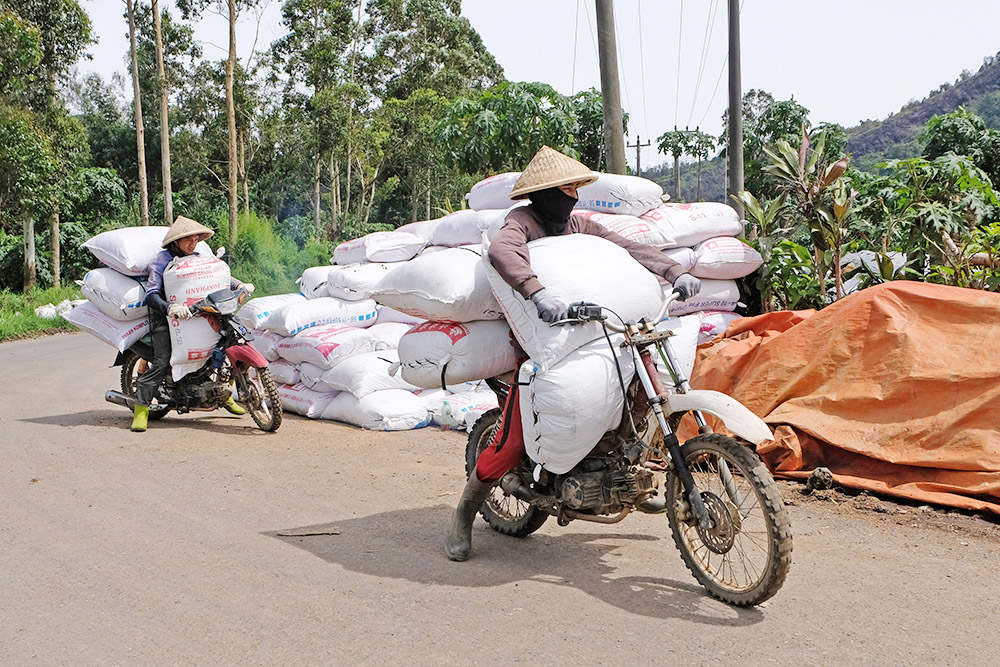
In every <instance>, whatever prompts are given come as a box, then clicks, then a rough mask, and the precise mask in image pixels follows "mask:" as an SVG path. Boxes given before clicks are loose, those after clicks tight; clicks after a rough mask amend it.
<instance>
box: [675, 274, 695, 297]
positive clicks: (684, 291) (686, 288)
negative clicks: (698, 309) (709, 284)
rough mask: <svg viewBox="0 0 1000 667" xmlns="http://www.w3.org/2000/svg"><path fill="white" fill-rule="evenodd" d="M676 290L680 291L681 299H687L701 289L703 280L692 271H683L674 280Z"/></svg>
mask: <svg viewBox="0 0 1000 667" xmlns="http://www.w3.org/2000/svg"><path fill="white" fill-rule="evenodd" d="M674 290H676V291H677V292H678V293H679V295H680V296H679V298H680V300H681V301H687V300H688V299H690V298H691V297H693V296H694V295H695V294H697V293H698V292H700V291H701V281H700V280H698V279H697V278H695V277H694V276H692V275H691V274H690V273H682V274H681V275H679V276H677V280H675V281H674Z"/></svg>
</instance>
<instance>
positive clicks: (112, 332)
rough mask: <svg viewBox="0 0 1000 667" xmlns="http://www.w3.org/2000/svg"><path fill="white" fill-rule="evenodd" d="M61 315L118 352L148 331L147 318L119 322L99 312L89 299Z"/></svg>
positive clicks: (125, 348)
mask: <svg viewBox="0 0 1000 667" xmlns="http://www.w3.org/2000/svg"><path fill="white" fill-rule="evenodd" d="M63 317H64V318H66V321H67V322H69V323H71V324H74V325H76V326H77V327H78V328H80V329H82V330H83V331H86V332H87V333H89V334H91V335H93V336H97V337H98V338H100V339H101V340H103V341H104V342H105V343H107V344H108V345H111V346H112V347H114V348H116V349H117V350H118V351H119V352H124V351H125V350H127V349H128V348H129V347H131V345H132V343H134V342H135V341H137V340H139V339H140V338H142V337H143V336H145V335H146V334H147V333H149V318H146V317H140V318H139V319H136V320H132V321H131V322H121V321H119V320H116V319H114V318H113V317H109V316H108V314H107V313H103V312H101V311H100V310H98V309H97V306H95V305H94V304H92V303H90V302H89V301H87V302H85V303H81V304H80V305H79V306H76V307H75V308H73V310H71V311H69V312H68V313H66V314H65V315H63Z"/></svg>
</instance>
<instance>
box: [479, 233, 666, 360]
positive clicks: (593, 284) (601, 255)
mask: <svg viewBox="0 0 1000 667" xmlns="http://www.w3.org/2000/svg"><path fill="white" fill-rule="evenodd" d="M528 248H529V249H530V251H531V268H532V269H533V270H534V272H535V274H536V275H537V276H538V280H539V281H540V282H541V283H542V285H544V286H545V289H546V290H548V291H547V292H546V293H547V294H551V295H552V296H553V297H556V298H558V299H560V300H562V302H563V303H565V304H566V305H569V304H570V303H573V302H574V301H589V302H592V303H596V304H598V305H600V306H603V307H605V308H610V309H611V310H613V311H614V312H616V313H617V314H618V315H619V316H620V317H621V318H622V319H624V320H625V321H626V322H628V321H633V322H634V321H638V320H639V319H640V318H642V317H646V318H651V317H655V316H656V314H657V313H658V312H659V310H660V306H661V305H663V292H662V291H661V288H660V283H659V281H658V280H657V279H656V276H654V275H653V274H652V273H650V272H649V271H648V270H646V268H645V267H644V266H642V265H641V264H639V263H638V262H637V261H635V260H634V259H633V258H632V256H631V255H629V254H628V252H627V251H626V250H625V249H624V248H622V247H621V246H618V245H616V244H614V243H612V242H611V241H608V240H606V239H603V238H601V237H599V236H591V235H589V234H568V235H566V236H549V237H546V238H542V239H538V240H537V241H532V242H530V243H529V244H528ZM483 264H484V265H485V266H486V272H487V276H488V277H489V281H490V287H492V288H493V291H494V293H495V294H496V295H497V300H498V301H499V302H500V306H501V307H502V308H503V310H504V312H505V313H506V315H507V322H508V323H509V324H510V328H511V330H513V332H514V335H515V336H516V337H517V340H518V342H519V343H521V347H523V348H524V351H525V352H527V354H528V356H529V357H530V358H531V359H533V360H534V361H535V362H537V363H538V364H539V366H540V367H541V368H542V369H543V370H548V369H550V368H552V367H553V366H554V365H555V364H557V363H558V362H559V360H560V359H562V358H563V357H565V356H566V355H567V354H569V353H570V352H572V351H573V350H575V349H577V348H578V347H580V346H582V345H584V344H586V343H589V342H590V341H592V340H595V339H597V338H603V337H604V328H603V327H602V326H601V324H600V323H598V322H587V323H586V324H574V325H572V326H557V327H553V326H549V325H548V324H546V323H545V322H543V321H542V320H541V319H539V317H538V309H537V308H535V304H534V303H532V302H531V301H530V300H528V299H524V298H523V297H521V295H520V294H518V293H517V291H515V290H514V288H513V287H511V286H510V285H508V284H507V283H506V282H504V280H503V278H501V277H500V274H498V273H497V272H496V270H495V269H493V267H492V266H490V265H489V262H483Z"/></svg>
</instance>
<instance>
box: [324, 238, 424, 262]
mask: <svg viewBox="0 0 1000 667" xmlns="http://www.w3.org/2000/svg"><path fill="white" fill-rule="evenodd" d="M425 245H427V241H425V240H424V239H422V238H420V237H419V236H417V235H416V234H410V233H409V232H400V231H395V232H372V233H371V234H368V235H367V236H362V237H361V238H357V239H353V240H351V241H344V242H343V243H341V244H340V245H338V246H337V247H336V248H334V250H333V261H335V262H336V263H337V264H339V265H341V266H343V265H345V264H358V263H359V262H405V261H406V260H408V259H412V258H413V257H414V256H415V255H416V254H417V253H418V252H420V251H421V250H423V249H424V246H425Z"/></svg>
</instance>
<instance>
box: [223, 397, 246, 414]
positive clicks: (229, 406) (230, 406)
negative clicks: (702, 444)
mask: <svg viewBox="0 0 1000 667" xmlns="http://www.w3.org/2000/svg"><path fill="white" fill-rule="evenodd" d="M222 407H224V408H225V409H226V412H228V413H229V414H231V415H245V414H246V413H247V411H246V410H244V409H243V408H242V407H241V406H239V405H237V404H236V401H235V400H234V399H233V397H232V396H230V397H229V398H227V399H226V402H225V403H223V404H222Z"/></svg>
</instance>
